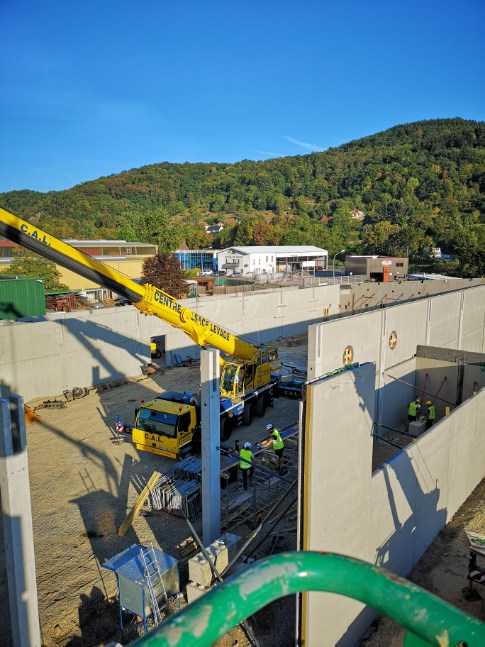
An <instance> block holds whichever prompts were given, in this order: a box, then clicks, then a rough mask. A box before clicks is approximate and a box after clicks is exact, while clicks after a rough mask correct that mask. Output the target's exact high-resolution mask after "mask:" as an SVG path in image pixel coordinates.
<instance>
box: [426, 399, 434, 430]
mask: <svg viewBox="0 0 485 647" xmlns="http://www.w3.org/2000/svg"><path fill="white" fill-rule="evenodd" d="M426 406H427V408H428V412H427V414H426V429H429V428H430V427H431V425H432V424H433V423H434V421H435V419H436V410H435V408H434V404H433V403H432V402H431V400H428V401H427V402H426Z"/></svg>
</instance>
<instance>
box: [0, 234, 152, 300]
mask: <svg viewBox="0 0 485 647" xmlns="http://www.w3.org/2000/svg"><path fill="white" fill-rule="evenodd" d="M64 242H66V243H68V244H69V245H72V246H73V247H75V248H76V249H79V250H80V251H82V252H84V253H85V254H89V256H93V257H94V258H96V259H97V260H98V261H102V262H103V263H105V264H106V265H108V266H109V267H112V268H113V269H115V270H117V271H118V272H121V273H122V274H124V275H125V276H127V277H129V278H130V279H133V280H135V281H136V280H137V279H140V278H141V276H142V274H143V262H144V261H145V259H147V258H150V257H151V256H155V254H156V253H157V251H158V248H157V245H152V244H150V243H138V242H127V241H126V240H75V239H65V241H64ZM14 247H16V245H15V243H12V242H11V241H9V240H6V239H0V267H1V268H2V269H3V268H7V267H8V266H9V265H10V263H11V261H12V250H13V248H14ZM57 270H58V271H59V275H60V279H59V280H60V281H61V282H62V283H64V284H65V285H67V287H68V288H69V289H70V290H79V291H80V292H83V293H85V294H86V296H89V298H90V299H93V300H101V299H105V298H108V297H112V296H114V294H113V293H112V292H111V291H110V290H107V289H106V288H103V287H101V286H100V285H98V284H96V283H94V282H93V281H89V280H88V279H85V278H84V277H82V276H80V275H79V274H76V273H75V272H72V271H71V270H68V269H66V268H64V267H62V266H60V265H57Z"/></svg>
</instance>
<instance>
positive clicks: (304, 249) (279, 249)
mask: <svg viewBox="0 0 485 647" xmlns="http://www.w3.org/2000/svg"><path fill="white" fill-rule="evenodd" d="M231 250H233V251H235V252H240V253H241V254H281V255H282V256H285V255H286V256H289V255H296V256H308V255H310V256H315V255H319V256H326V255H327V254H328V251H327V250H326V249H322V248H321V247H315V246H314V245H248V246H246V247H239V246H238V247H236V246H232V247H227V248H226V249H223V250H222V252H220V253H223V252H228V251H231Z"/></svg>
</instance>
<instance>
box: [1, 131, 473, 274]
mask: <svg viewBox="0 0 485 647" xmlns="http://www.w3.org/2000/svg"><path fill="white" fill-rule="evenodd" d="M484 189H485V123H484V122H474V121H465V120H463V119H437V120H431V121H421V122H416V123H411V124H406V125H402V126H396V127H394V128H391V129H389V130H386V131H384V132H382V133H378V134H376V135H372V136H371V137H365V138H363V139H359V140H355V141H352V142H350V143H348V144H344V145H343V146H339V147H338V148H333V149H329V150H327V151H325V152H323V153H313V154H311V155H303V156H296V157H285V158H279V159H271V160H266V161H262V162H252V161H248V160H244V161H242V162H239V163H237V164H218V163H217V164H216V163H213V164H190V163H185V164H171V163H168V162H165V163H161V164H153V165H150V166H144V167H141V168H138V169H132V170H130V171H124V172H122V173H119V174H117V175H112V176H109V177H103V178H99V179H98V180H94V181H91V182H85V183H83V184H80V185H78V186H75V187H73V188H72V189H69V190H66V191H52V192H49V193H39V192H35V191H12V192H9V193H3V194H0V204H1V205H2V206H3V207H4V208H6V209H8V210H10V211H12V212H13V213H15V214H17V215H19V216H21V217H24V218H26V219H28V220H31V221H34V222H36V223H37V224H38V225H39V226H40V227H42V228H44V229H46V230H47V231H49V232H51V233H53V234H55V235H57V236H60V237H62V238H69V237H74V238H88V239H91V238H123V239H126V240H140V241H144V242H153V243H157V244H158V245H160V248H161V249H162V250H167V249H172V250H173V249H176V248H178V247H180V246H181V245H184V244H185V245H187V246H188V247H189V248H191V249H198V248H201V247H210V246H211V245H212V246H213V247H226V246H228V245H232V244H237V245H251V244H255V245H264V244H268V245H285V244H287V245H290V244H294V245H303V244H311V245H317V246H319V247H323V248H325V249H328V250H329V253H330V254H331V255H333V254H334V253H335V252H336V251H338V250H340V249H343V248H345V249H346V250H347V253H374V254H389V255H397V256H401V255H406V254H407V253H409V254H410V255H411V256H412V257H415V258H416V257H419V256H422V255H424V254H425V253H426V250H428V249H430V248H432V247H441V249H442V251H443V252H445V253H448V254H452V255H455V256H456V262H455V263H454V264H453V263H451V265H450V264H448V270H449V269H450V267H452V268H453V269H454V270H455V271H454V273H455V274H463V275H465V276H470V275H484V274H485V260H484V253H483V250H484V249H485V233H484V232H485V208H484V207H485V198H484V193H485V192H484ZM216 222H221V223H223V224H224V228H223V229H222V231H221V232H220V233H219V234H217V235H216V236H213V235H209V234H207V233H206V231H205V227H204V225H205V224H214V223H216ZM449 273H451V272H449Z"/></svg>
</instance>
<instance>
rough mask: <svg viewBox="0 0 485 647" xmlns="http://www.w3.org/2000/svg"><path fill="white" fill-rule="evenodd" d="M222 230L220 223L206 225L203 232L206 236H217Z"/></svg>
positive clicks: (222, 226)
mask: <svg viewBox="0 0 485 647" xmlns="http://www.w3.org/2000/svg"><path fill="white" fill-rule="evenodd" d="M223 229H224V225H223V224H222V222H219V223H218V224H217V225H206V226H205V231H206V233H207V234H218V233H219V232H221V231H222V230H223Z"/></svg>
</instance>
